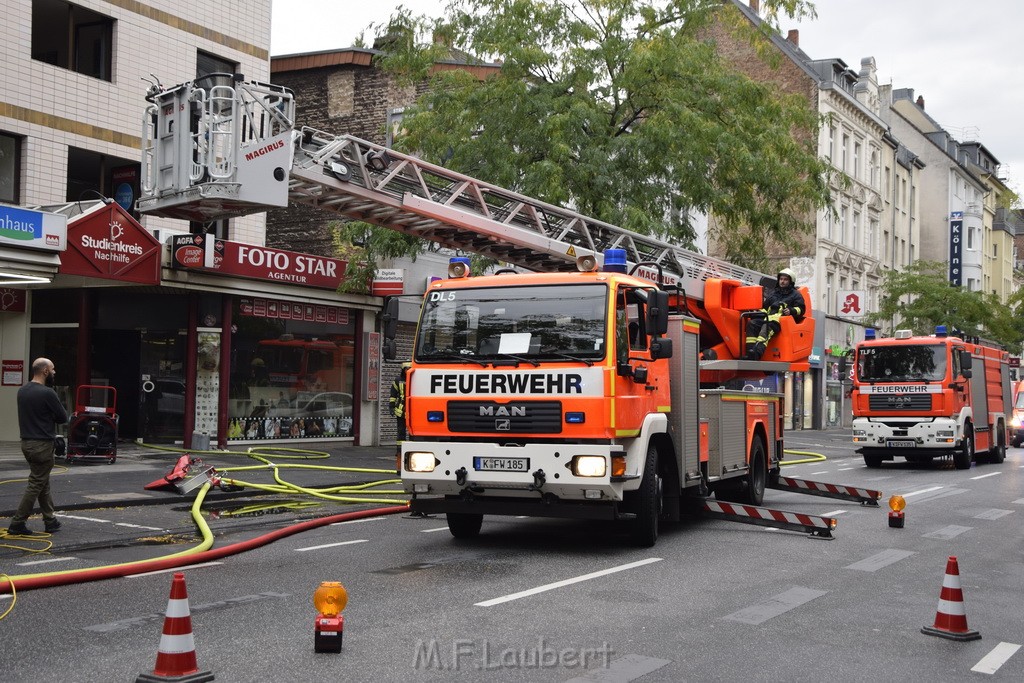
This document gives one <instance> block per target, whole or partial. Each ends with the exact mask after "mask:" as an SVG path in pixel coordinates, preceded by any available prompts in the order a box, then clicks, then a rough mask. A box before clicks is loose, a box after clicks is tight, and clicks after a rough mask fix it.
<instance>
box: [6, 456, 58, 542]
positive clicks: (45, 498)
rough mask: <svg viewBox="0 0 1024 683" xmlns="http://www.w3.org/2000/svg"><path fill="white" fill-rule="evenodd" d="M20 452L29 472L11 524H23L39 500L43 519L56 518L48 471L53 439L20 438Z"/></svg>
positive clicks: (51, 463)
mask: <svg viewBox="0 0 1024 683" xmlns="http://www.w3.org/2000/svg"><path fill="white" fill-rule="evenodd" d="M21 452H22V454H24V456H25V460H27V461H28V466H29V469H30V470H31V474H29V475H28V486H27V487H26V488H25V495H23V496H22V497H21V503H20V504H19V505H18V511H17V512H16V513H15V514H14V517H12V518H11V522H12V523H13V524H18V523H21V524H24V523H25V520H27V519H28V518H29V516H30V515H31V514H32V508H33V507H34V506H35V504H36V501H37V500H38V501H39V509H40V510H41V511H42V513H43V520H44V521H47V522H52V521H54V520H55V519H57V518H56V517H55V516H54V514H53V498H51V497H50V471H51V470H53V439H22V440H21Z"/></svg>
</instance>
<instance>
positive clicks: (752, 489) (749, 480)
mask: <svg viewBox="0 0 1024 683" xmlns="http://www.w3.org/2000/svg"><path fill="white" fill-rule="evenodd" d="M767 478H768V472H767V465H765V448H764V442H763V441H761V437H755V438H754V443H753V444H752V445H751V447H750V469H749V470H748V471H747V476H746V478H745V479H744V481H743V502H745V503H747V504H748V505H760V504H761V503H763V502H764V487H765V482H766V481H767Z"/></svg>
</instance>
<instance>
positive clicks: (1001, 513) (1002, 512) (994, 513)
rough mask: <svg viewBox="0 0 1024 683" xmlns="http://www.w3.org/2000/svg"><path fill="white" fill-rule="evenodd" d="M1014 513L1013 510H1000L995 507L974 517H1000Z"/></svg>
mask: <svg viewBox="0 0 1024 683" xmlns="http://www.w3.org/2000/svg"><path fill="white" fill-rule="evenodd" d="M1012 514H1013V510H1000V509H998V508H993V509H991V510H985V511H984V512H981V513H979V514H977V515H974V519H999V518H1000V517H1005V516H1006V515H1012Z"/></svg>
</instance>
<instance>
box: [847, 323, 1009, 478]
mask: <svg viewBox="0 0 1024 683" xmlns="http://www.w3.org/2000/svg"><path fill="white" fill-rule="evenodd" d="M855 359H856V360H855V362H856V372H855V373H854V378H853V398H852V400H853V441H854V443H856V444H858V445H859V446H860V449H859V452H860V453H861V454H863V456H864V462H865V463H866V464H867V466H868V467H879V466H880V465H881V464H882V461H884V460H893V459H895V458H897V457H902V458H906V459H907V460H908V461H910V462H924V461H928V460H931V459H932V458H935V457H950V456H951V457H952V458H953V462H954V464H955V465H956V467H957V469H967V468H969V467H970V466H971V462H973V461H974V460H975V457H976V454H978V453H984V454H985V456H986V457H987V459H988V460H989V461H991V462H997V463H999V462H1002V461H1003V459H1004V458H1005V457H1006V444H1007V428H1008V426H1009V419H1010V414H1011V404H1010V372H1009V354H1008V353H1007V352H1006V351H1005V350H1004V349H1002V348H1001V347H999V346H996V345H995V344H993V343H991V342H983V341H981V340H980V339H976V338H969V337H963V336H951V335H949V334H948V333H947V329H946V326H944V325H940V326H938V327H937V328H936V330H935V334H934V335H929V336H914V335H913V333H912V332H911V331H910V330H897V331H896V332H895V334H894V335H893V336H892V338H887V339H883V338H879V337H877V336H876V335H875V332H874V330H867V334H866V335H865V340H864V341H863V342H861V343H860V344H858V345H857V348H856V355H855Z"/></svg>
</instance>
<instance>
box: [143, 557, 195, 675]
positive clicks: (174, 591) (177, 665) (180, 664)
mask: <svg viewBox="0 0 1024 683" xmlns="http://www.w3.org/2000/svg"><path fill="white" fill-rule="evenodd" d="M212 680H213V674H212V673H211V672H209V671H200V670H199V666H198V664H197V663H196V644H195V640H193V638H192V616H191V615H190V614H189V610H188V593H187V592H186V591H185V575H184V574H182V573H181V572H177V573H175V575H174V580H173V581H171V597H170V599H169V600H168V601H167V612H166V613H165V614H164V630H163V633H162V635H161V636H160V646H159V648H158V649H157V653H156V666H155V667H153V673H151V674H145V673H144V674H139V677H138V678H136V679H135V683H167V682H168V681H173V682H174V683H203V681H212Z"/></svg>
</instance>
